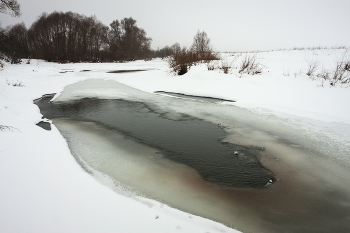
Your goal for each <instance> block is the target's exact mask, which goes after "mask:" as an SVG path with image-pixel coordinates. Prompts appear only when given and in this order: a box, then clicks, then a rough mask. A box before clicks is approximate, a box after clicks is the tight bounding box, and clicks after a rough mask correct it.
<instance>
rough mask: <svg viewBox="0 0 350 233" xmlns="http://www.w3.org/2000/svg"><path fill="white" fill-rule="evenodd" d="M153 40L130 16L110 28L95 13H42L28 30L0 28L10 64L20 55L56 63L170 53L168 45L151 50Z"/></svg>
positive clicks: (2, 47) (2, 46) (0, 46)
mask: <svg viewBox="0 0 350 233" xmlns="http://www.w3.org/2000/svg"><path fill="white" fill-rule="evenodd" d="M151 41H152V39H151V38H150V37H147V34H146V32H145V30H144V29H142V28H139V27H138V26H137V25H136V20H134V19H133V18H131V17H130V18H124V19H122V20H120V21H118V20H114V21H113V22H112V23H111V24H110V27H108V26H106V25H104V24H103V23H102V22H101V21H99V20H98V19H97V18H96V17H95V16H90V17H86V16H84V15H80V14H77V13H72V12H66V13H63V12H53V13H51V14H47V13H43V14H42V15H40V16H39V17H38V19H37V20H36V21H35V22H34V23H33V24H32V25H31V27H30V28H29V29H27V28H26V27H25V25H24V23H20V24H16V25H14V26H10V27H7V28H6V29H3V28H0V52H1V53H2V54H3V55H5V56H6V57H7V58H8V59H9V60H10V61H11V62H12V63H17V62H18V61H19V60H20V59H21V58H33V59H44V60H47V61H55V62H107V61H131V60H137V59H147V58H151V57H164V56H168V55H171V54H172V48H171V47H168V46H166V47H164V48H163V49H160V50H159V49H158V50H156V51H153V50H151V48H150V45H151Z"/></svg>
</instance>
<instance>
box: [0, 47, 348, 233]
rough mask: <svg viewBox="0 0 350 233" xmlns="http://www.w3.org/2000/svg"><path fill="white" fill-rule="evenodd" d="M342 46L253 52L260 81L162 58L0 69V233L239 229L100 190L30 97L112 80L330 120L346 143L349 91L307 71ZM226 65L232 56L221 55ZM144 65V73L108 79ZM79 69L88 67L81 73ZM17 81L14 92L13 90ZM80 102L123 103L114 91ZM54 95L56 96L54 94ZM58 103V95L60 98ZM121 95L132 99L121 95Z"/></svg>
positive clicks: (338, 52) (307, 119) (38, 63)
mask: <svg viewBox="0 0 350 233" xmlns="http://www.w3.org/2000/svg"><path fill="white" fill-rule="evenodd" d="M344 52H346V51H344V50H314V51H277V52H266V53H259V54H258V56H259V58H261V62H262V63H263V64H264V66H265V67H266V68H265V69H264V70H263V73H262V74H261V75H254V76H252V75H248V74H243V75H240V74H239V73H238V71H237V69H236V70H232V71H231V72H230V74H224V73H223V72H220V70H214V71H208V70H207V68H206V66H205V64H201V65H198V66H194V67H192V68H191V69H190V71H189V72H188V73H187V74H185V75H183V76H173V75H171V74H169V72H168V68H167V64H166V63H165V62H164V61H162V60H160V59H155V60H153V61H149V62H145V61H135V62H130V63H107V64H99V63H95V64H92V63H88V64H87V63H78V64H57V63H48V62H45V61H41V60H31V62H30V64H25V62H24V63H23V64H19V65H11V64H7V63H5V65H4V68H3V69H2V70H1V71H0V125H1V126H8V127H2V128H1V129H2V130H1V131H0V142H1V147H0V176H1V179H0V186H1V189H0V206H1V209H0V217H1V220H0V231H1V232H237V231H236V230H234V229H231V228H228V227H226V226H224V225H222V224H219V223H216V222H213V221H211V220H208V219H204V218H201V217H197V216H192V215H190V214H188V213H184V212H181V211H179V210H176V209H173V208H170V207H168V206H166V205H163V204H161V203H159V202H157V201H154V200H149V199H145V198H141V197H138V198H132V197H130V196H125V195H121V194H119V193H116V192H114V191H113V190H111V189H110V188H108V187H107V186H104V185H101V184H100V183H99V182H96V180H95V179H94V178H93V177H92V176H91V175H90V174H88V173H86V172H85V171H84V170H83V169H82V168H81V167H80V166H79V165H78V163H77V162H76V161H75V159H74V157H73V156H72V155H71V152H70V150H69V148H68V145H67V143H66V141H65V140H64V138H63V137H62V136H61V134H60V132H59V131H58V130H57V129H56V128H55V127H54V126H52V130H51V131H46V130H43V129H42V128H40V127H38V126H36V124H37V123H38V122H40V121H41V120H42V119H41V117H42V115H41V114H40V111H39V109H38V107H37V106H36V105H34V104H33V100H34V99H36V98H39V97H41V96H42V95H43V94H48V93H60V92H62V90H63V88H64V87H65V86H67V85H69V84H72V83H76V82H79V81H82V80H86V79H104V80H114V81H118V82H120V83H123V84H125V85H127V86H131V87H134V88H136V89H139V90H141V91H144V92H149V93H154V92H156V91H167V92H176V93H183V94H187V95H196V96H210V97H215V98H222V99H228V100H234V101H236V102H235V103H227V104H234V105H236V106H239V107H242V108H247V109H249V110H251V111H254V112H257V113H259V114H275V115H279V116H282V117H286V118H296V119H305V122H312V121H320V122H333V123H336V124H337V125H338V128H337V129H338V131H334V129H328V131H331V132H325V133H329V134H332V135H334V138H335V140H339V141H342V142H343V143H344V142H345V143H349V139H347V135H349V131H348V130H344V131H342V130H341V128H344V127H342V126H343V125H346V126H347V127H346V129H349V127H348V126H349V124H350V108H349V107H347V106H348V105H347V103H346V101H347V100H348V99H350V88H341V87H329V86H327V85H324V86H323V87H322V86H321V83H320V82H318V81H314V80H311V79H310V78H309V77H308V76H307V75H306V74H305V70H306V67H307V62H306V60H307V58H308V57H310V56H312V57H317V59H319V60H320V61H322V63H323V65H324V66H325V67H329V69H331V68H332V66H333V63H334V61H335V60H336V59H337V58H339V57H340V56H342V54H343V53H344ZM228 59H232V58H231V57H228ZM125 69H129V70H136V69H149V70H148V71H142V72H130V73H107V72H109V71H115V70H125ZM83 70H89V71H85V72H82V71H83ZM16 83H17V84H19V83H20V84H21V85H20V86H18V85H17V86H16V85H14V84H16ZM83 96H100V97H104V96H106V97H123V96H118V93H116V92H115V91H113V89H108V88H107V87H106V88H103V89H101V90H100V91H98V92H96V93H86V92H84V90H81V92H77V93H76V98H79V97H83ZM56 97H58V98H60V97H59V95H57V96H56ZM61 98H62V97H61ZM129 98H132V97H130V96H129Z"/></svg>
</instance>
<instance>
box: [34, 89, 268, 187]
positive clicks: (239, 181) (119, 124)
mask: <svg viewBox="0 0 350 233" xmlns="http://www.w3.org/2000/svg"><path fill="white" fill-rule="evenodd" d="M52 97H53V96H52V95H46V96H43V97H42V98H41V99H38V100H35V101H34V102H35V104H37V105H38V106H39V107H40V111H41V113H42V114H43V116H44V117H45V118H48V119H57V118H68V119H72V120H79V121H90V122H95V123H98V124H100V125H103V126H106V127H108V128H110V129H113V130H116V131H118V132H121V133H123V134H124V135H127V136H128V137H130V138H132V139H134V140H137V141H138V142H141V143H143V144H146V145H149V146H151V147H154V148H157V149H159V150H160V151H162V154H163V155H164V156H166V157H167V158H169V159H171V160H173V161H175V162H179V163H182V164H186V165H188V166H190V167H192V168H194V169H195V170H196V171H198V173H199V174H200V175H201V176H202V178H203V179H204V180H207V181H210V182H213V183H215V184H218V185H222V186H227V187H251V188H265V187H266V186H268V185H270V184H272V183H273V182H274V181H275V177H274V175H273V174H272V172H271V171H269V170H268V169H266V168H264V167H263V166H262V165H261V163H260V162H259V160H258V157H259V153H260V152H261V151H263V150H264V148H261V147H254V146H251V147H243V146H240V145H234V144H230V143H223V142H221V141H220V139H223V138H224V137H225V136H226V134H225V132H224V130H223V129H221V128H220V127H218V125H215V124H213V123H210V122H207V121H203V120H199V119H196V118H193V117H190V116H187V115H183V116H182V118H181V119H180V120H170V119H167V118H164V116H162V115H160V114H157V113H154V112H152V110H150V109H149V108H148V107H147V106H146V105H144V104H142V103H138V102H130V101H125V100H120V99H114V100H110V99H109V100H107V99H96V98H84V99H80V100H76V101H71V102H58V103H56V102H55V103H53V102H49V101H50V100H51V98H52Z"/></svg>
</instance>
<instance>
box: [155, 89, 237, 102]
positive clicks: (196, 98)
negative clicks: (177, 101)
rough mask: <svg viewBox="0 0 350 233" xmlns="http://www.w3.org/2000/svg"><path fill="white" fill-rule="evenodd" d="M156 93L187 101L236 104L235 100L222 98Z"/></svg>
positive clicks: (165, 92) (164, 92)
mask: <svg viewBox="0 0 350 233" xmlns="http://www.w3.org/2000/svg"><path fill="white" fill-rule="evenodd" d="M154 93H156V94H167V95H171V96H175V97H181V98H186V99H194V100H201V101H205V102H210V103H218V102H235V101H234V100H227V99H220V98H214V97H207V96H198V95H186V94H182V93H176V92H167V91H156V92H154Z"/></svg>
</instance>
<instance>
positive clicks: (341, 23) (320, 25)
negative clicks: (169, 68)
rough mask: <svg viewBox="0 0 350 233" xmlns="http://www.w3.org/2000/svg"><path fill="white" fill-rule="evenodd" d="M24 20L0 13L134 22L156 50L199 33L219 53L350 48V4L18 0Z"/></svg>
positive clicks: (341, 0)
mask: <svg viewBox="0 0 350 233" xmlns="http://www.w3.org/2000/svg"><path fill="white" fill-rule="evenodd" d="M17 1H18V2H19V3H20V5H21V11H22V16H21V17H19V18H12V17H11V16H9V15H5V14H0V21H1V23H2V27H5V26H7V25H13V24H16V23H19V22H22V21H23V22H24V23H25V24H26V26H27V27H28V28H29V27H30V25H31V24H32V23H33V22H34V21H35V20H36V18H37V17H38V16H39V15H40V14H41V13H42V12H47V13H51V12H53V11H55V10H56V11H63V12H66V11H72V12H76V13H79V14H84V15H86V16H91V15H96V17H97V18H98V19H99V20H100V21H102V23H104V24H105V25H109V24H110V23H111V22H112V21H113V20H115V19H118V20H120V19H123V18H124V17H133V18H134V19H136V20H137V25H138V26H139V27H141V28H143V29H145V31H146V32H147V35H148V36H149V37H151V38H152V39H153V41H152V48H153V49H157V48H158V47H159V48H162V47H164V46H165V45H172V44H174V43H175V42H179V43H180V44H181V45H186V46H189V45H191V43H192V39H193V36H194V34H195V33H196V32H197V31H198V30H204V31H205V32H207V34H208V36H209V38H210V39H211V41H212V45H213V47H214V48H215V49H216V50H219V51H252V50H270V49H279V48H291V47H310V46H329V47H331V46H342V45H345V46H350V29H349V28H350V27H349V22H350V14H349V12H350V10H349V9H350V1H349V0H328V1H326V0H289V1H287V0H17Z"/></svg>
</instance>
